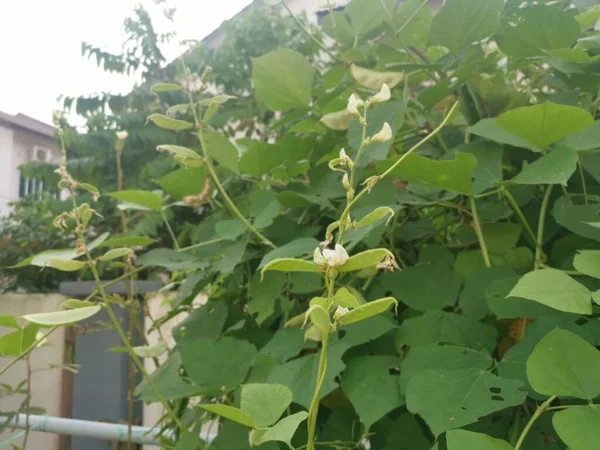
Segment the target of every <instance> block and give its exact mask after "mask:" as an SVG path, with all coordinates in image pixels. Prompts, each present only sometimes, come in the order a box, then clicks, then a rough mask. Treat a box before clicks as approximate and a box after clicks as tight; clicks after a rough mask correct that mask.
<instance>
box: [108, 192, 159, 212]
mask: <svg viewBox="0 0 600 450" xmlns="http://www.w3.org/2000/svg"><path fill="white" fill-rule="evenodd" d="M106 195H108V196H109V197H112V198H116V199H117V200H119V201H121V202H127V203H133V204H134V205H139V206H142V207H144V208H148V209H151V210H152V211H157V212H160V211H161V209H162V198H161V196H160V195H158V194H155V193H154V192H150V191H120V192H110V193H108V194H106Z"/></svg>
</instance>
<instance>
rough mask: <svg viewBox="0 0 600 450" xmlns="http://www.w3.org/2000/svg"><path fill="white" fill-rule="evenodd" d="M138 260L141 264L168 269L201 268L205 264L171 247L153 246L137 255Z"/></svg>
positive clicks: (189, 254) (187, 253)
mask: <svg viewBox="0 0 600 450" xmlns="http://www.w3.org/2000/svg"><path fill="white" fill-rule="evenodd" d="M138 262H139V263H140V264H141V265H143V266H158V267H164V268H165V269H169V270H188V269H202V268H204V267H206V266H207V263H206V262H205V261H201V260H199V259H198V258H197V257H195V256H194V255H193V254H191V253H189V252H186V253H184V252H178V251H177V250H173V249H171V248H155V249H153V250H150V251H149V252H148V253H144V254H143V255H141V256H140V257H139V260H138Z"/></svg>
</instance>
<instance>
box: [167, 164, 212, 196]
mask: <svg viewBox="0 0 600 450" xmlns="http://www.w3.org/2000/svg"><path fill="white" fill-rule="evenodd" d="M205 177H206V169H205V168H204V167H184V168H181V169H178V170H175V171H173V172H170V173H168V174H167V175H165V176H164V177H162V178H161V179H160V180H158V185H159V186H160V187H161V188H163V190H164V191H165V192H166V193H167V194H169V195H170V196H171V197H173V198H174V199H175V200H177V201H181V200H182V199H183V197H185V196H186V195H198V194H199V193H200V192H202V191H203V189H204V181H205Z"/></svg>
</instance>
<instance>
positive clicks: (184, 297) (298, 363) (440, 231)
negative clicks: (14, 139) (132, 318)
mask: <svg viewBox="0 0 600 450" xmlns="http://www.w3.org/2000/svg"><path fill="white" fill-rule="evenodd" d="M397 3H398V2H396V1H395V0H381V1H372V0H352V1H351V2H350V3H349V4H348V5H347V6H346V7H345V8H344V9H343V10H337V9H336V10H331V11H330V12H329V14H327V15H326V16H325V18H324V20H323V23H322V29H321V30H320V31H315V30H313V29H309V28H307V27H306V25H305V24H304V23H303V22H302V20H300V19H299V20H298V21H297V25H298V26H299V29H300V30H301V31H302V32H303V33H305V34H306V35H307V37H308V38H309V39H310V42H311V44H312V45H314V46H315V47H316V48H318V49H319V50H318V52H315V50H314V48H313V49H311V50H310V51H309V52H308V53H307V54H309V55H310V56H309V57H306V56H303V54H302V53H300V52H298V51H296V50H291V49H286V48H281V49H277V50H275V51H272V52H270V53H267V54H265V55H263V56H260V57H258V58H255V59H254V60H253V61H252V89H253V91H252V93H253V95H254V100H255V101H256V105H257V106H258V110H260V111H262V112H259V113H256V112H253V113H252V114H253V115H252V116H251V117H248V120H256V121H258V122H260V124H261V125H260V127H258V128H260V133H259V135H260V139H258V138H252V137H247V136H233V137H231V136H229V137H225V136H224V135H223V134H220V133H218V132H217V131H216V130H217V129H221V128H222V127H223V124H221V123H219V124H218V125H217V124H215V123H213V120H214V119H215V117H217V116H216V113H217V112H218V111H219V110H221V109H222V108H225V106H224V105H231V104H236V102H238V101H239V99H238V98H236V97H233V96H231V95H229V94H230V93H227V92H221V93H218V94H217V95H214V94H213V93H212V92H214V90H211V89H208V86H209V85H210V82H211V76H212V75H211V70H210V68H206V69H205V70H204V71H203V72H202V73H194V72H192V71H191V70H190V69H188V67H186V61H185V58H183V59H182V62H183V64H182V68H181V70H180V76H179V77H178V78H177V80H176V81H175V80H174V81H173V82H168V83H160V84H157V85H155V86H154V87H153V92H154V93H155V94H156V96H157V98H158V100H159V101H160V102H161V103H162V105H163V106H164V111H163V112H161V113H155V114H152V115H150V116H149V117H148V125H147V126H149V127H159V128H162V129H164V130H167V131H169V132H171V133H172V136H173V139H172V141H170V142H164V144H162V145H159V146H158V149H157V150H159V151H161V152H163V153H166V154H168V155H170V156H172V157H173V159H174V160H175V161H177V162H178V163H179V164H180V165H181V168H178V169H177V170H176V171H174V172H172V173H171V174H169V175H168V176H167V177H164V178H162V179H161V180H160V183H159V188H160V189H159V188H158V187H157V189H156V190H153V191H150V190H147V191H141V190H127V189H123V190H120V191H118V192H113V193H104V192H98V190H97V189H96V188H94V187H93V186H91V185H88V184H85V183H84V182H83V181H79V180H75V179H73V178H72V176H71V175H70V174H69V171H68V160H67V158H66V156H67V154H68V152H66V151H65V160H64V161H63V164H61V167H60V169H59V175H60V177H61V181H60V183H61V187H63V188H66V189H69V190H70V191H71V194H72V198H73V210H72V211H71V212H68V213H64V214H63V215H61V216H59V217H58V218H57V219H56V225H57V226H59V227H61V228H63V229H66V230H69V231H71V232H73V231H74V232H75V234H76V235H77V236H78V241H77V246H76V248H75V249H72V250H69V251H62V252H59V253H56V252H45V253H42V254H38V255H36V256H34V257H32V258H30V259H29V260H26V261H25V262H23V263H22V264H23V265H25V264H32V265H34V266H40V267H46V269H45V270H52V269H57V270H63V271H86V270H88V271H91V273H92V274H93V275H94V278H95V279H96V281H97V290H96V292H95V293H94V294H92V296H90V298H89V299H87V300H86V301H84V302H81V301H73V300H69V301H67V302H66V304H65V310H63V311H59V312H56V313H52V314H49V315H48V314H45V315H32V316H27V317H25V318H24V320H26V321H27V324H26V325H23V324H24V323H25V322H18V321H17V320H16V319H15V320H14V321H10V320H9V319H6V320H4V321H3V322H2V324H3V326H12V327H14V328H15V331H14V333H17V334H19V333H20V336H22V339H20V340H19V345H20V350H17V351H13V353H12V354H17V355H18V354H21V355H24V354H28V353H29V352H30V351H31V350H32V349H33V348H34V347H35V346H36V345H38V344H39V343H40V339H42V338H44V337H45V336H46V335H47V334H49V333H51V332H52V330H54V329H55V328H56V327H57V326H62V325H67V324H71V323H74V322H76V321H78V320H83V319H89V317H91V316H93V314H94V313H96V312H97V311H98V310H100V309H105V310H107V311H108V312H109V317H111V319H112V323H113V326H114V328H115V329H116V330H117V331H118V332H119V334H120V335H121V337H122V338H123V340H124V345H125V347H126V348H127V350H128V351H129V354H130V356H131V358H132V360H133V361H134V363H135V365H136V367H137V368H138V370H139V371H140V372H141V374H142V375H143V382H142V383H141V384H140V385H139V386H138V387H137V389H136V395H137V398H138V399H139V400H141V401H145V402H160V403H162V404H163V406H164V410H165V412H166V413H165V416H164V417H163V419H162V420H161V423H160V424H158V425H159V426H160V430H161V431H162V432H163V434H164V435H163V438H162V439H163V444H164V447H165V448H176V449H178V450H184V449H185V450H187V449H195V448H213V449H216V450H221V449H222V450H225V449H244V448H250V447H253V448H254V447H258V448H261V449H267V450H268V449H279V448H294V449H305V448H306V449H308V450H314V449H315V448H325V449H326V448H329V449H366V448H371V449H387V450H394V449H398V450H404V449H406V450H408V449H410V450H430V449H438V450H440V449H448V450H510V449H512V450H537V449H564V450H566V449H571V450H592V449H594V448H596V447H597V442H598V438H599V436H598V429H599V427H598V424H599V423H600V406H597V403H598V396H599V395H600V381H599V380H600V352H599V351H598V349H597V348H596V347H597V346H598V345H600V323H599V321H598V317H599V312H600V309H599V306H598V305H600V294H599V292H600V170H599V168H600V159H599V155H600V153H598V149H600V126H599V125H598V124H599V123H600V122H599V121H597V120H596V119H597V115H598V104H599V99H600V96H599V93H600V90H599V86H600V78H599V77H598V74H597V67H598V63H599V55H600V33H599V31H598V30H599V29H600V21H599V20H600V6H598V5H597V4H596V3H597V2H596V1H593V0H573V1H572V2H571V1H568V0H567V1H544V2H530V1H521V0H517V1H515V0H508V1H506V2H505V1H504V0H446V2H445V3H444V5H443V6H442V7H441V9H439V11H435V12H434V11H433V10H432V9H430V6H429V2H427V1H422V0H406V1H404V2H400V3H399V4H397ZM284 6H286V5H285V4H284ZM209 92H211V93H209ZM175 100H176V101H175ZM252 111H256V110H255V109H252ZM274 113H276V114H274ZM267 117H268V120H263V119H265V118H267ZM228 129H229V130H230V131H231V129H233V128H232V127H229V128H228ZM228 134H231V133H228ZM126 139H127V135H126V134H123V133H121V134H119V136H118V138H117V146H119V145H121V149H122V148H123V147H122V145H123V142H125V141H126ZM183 142H185V145H181V144H182V143H183ZM175 143H177V145H175ZM125 185H126V181H125ZM81 191H87V192H88V194H90V195H91V196H92V197H94V198H96V197H98V196H108V197H112V198H113V199H114V200H115V201H116V202H118V204H119V206H120V208H121V210H122V211H124V214H136V215H137V214H142V215H143V214H146V213H147V214H158V215H160V216H161V217H162V219H163V220H164V222H165V224H166V226H167V227H168V229H169V230H170V237H171V239H172V242H164V239H163V240H161V241H160V242H157V243H151V242H148V240H144V239H140V237H138V236H135V235H134V234H131V233H129V234H125V235H121V236H119V237H109V236H108V235H106V234H105V235H103V236H100V237H98V238H96V240H94V241H93V242H88V239H87V237H86V236H87V230H88V227H89V226H90V224H93V223H94V222H95V221H99V220H102V219H101V218H99V217H96V215H95V214H94V209H93V204H88V203H83V204H79V203H78V201H77V199H78V196H77V194H78V192H81ZM172 208H184V209H188V210H190V211H193V212H195V213H196V214H197V215H198V214H199V215H200V217H201V220H200V223H199V224H188V226H183V225H182V224H177V225H178V226H177V228H175V229H176V230H180V231H179V232H177V233H176V232H175V231H174V230H173V227H172V224H170V223H169V215H168V214H167V212H169V210H170V209H172ZM178 217H179V216H178ZM107 248H109V250H106V249H107ZM107 265H108V267H109V268H110V267H112V268H114V269H115V270H119V271H120V272H121V273H123V275H120V277H119V279H123V278H125V279H129V280H130V281H135V278H136V277H137V276H139V274H140V273H141V274H146V273H152V272H153V271H157V270H160V271H163V272H167V273H169V274H170V281H171V285H170V286H171V287H172V288H173V291H174V292H173V294H174V295H173V296H172V298H171V300H170V306H171V310H170V312H169V313H168V314H167V315H166V316H165V317H163V318H158V319H157V322H156V326H159V325H160V324H161V323H162V322H164V321H166V320H168V319H170V318H172V317H174V316H179V315H183V316H184V317H185V319H184V320H183V321H182V322H181V324H180V325H178V326H177V327H176V328H175V330H174V332H173V337H174V338H175V341H176V344H175V345H174V346H173V347H172V348H169V346H167V345H166V343H164V342H161V343H160V344H159V345H158V346H154V347H148V346H145V347H135V348H134V347H132V345H131V343H130V342H129V340H128V338H127V335H126V334H125V333H124V331H123V330H122V329H121V328H120V324H119V322H118V320H116V318H115V316H114V314H113V313H112V309H113V308H119V307H125V308H128V307H131V305H132V302H133V299H132V298H131V296H128V298H120V297H118V296H114V295H108V294H107V293H106V291H105V290H104V288H103V285H102V281H101V280H100V278H99V276H98V267H99V266H102V267H106V266H107ZM123 271H124V272H123ZM104 273H107V272H106V271H105V272H104ZM198 294H203V295H205V296H206V297H207V299H208V300H207V302H206V304H205V305H203V306H200V307H198V306H196V304H195V303H194V299H195V298H196V297H197V296H198ZM13 319H14V318H13ZM38 328H39V329H42V330H44V331H43V335H42V336H38V337H37V339H36V332H37V330H38ZM161 355H166V356H167V358H166V362H164V363H163V364H162V365H160V366H159V367H158V368H157V369H156V370H154V371H153V372H151V373H148V372H147V371H146V369H145V368H144V365H143V363H142V361H141V360H142V358H145V357H155V358H156V357H158V356H161ZM19 357H21V356H18V357H17V358H19ZM0 373H1V372H0ZM215 420H216V421H217V424H216V425H215V426H214V427H208V430H209V431H208V432H205V431H206V428H207V427H204V425H206V424H208V423H209V422H214V421H215ZM203 427H204V428H203ZM217 427H218V434H217V435H216V438H214V439H213V438H212V436H213V435H214V432H215V431H216V430H217Z"/></svg>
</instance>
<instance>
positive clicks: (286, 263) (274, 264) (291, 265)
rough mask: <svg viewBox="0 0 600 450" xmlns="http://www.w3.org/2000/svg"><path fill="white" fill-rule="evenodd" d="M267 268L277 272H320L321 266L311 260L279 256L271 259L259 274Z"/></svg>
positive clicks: (266, 270) (262, 274) (262, 273)
mask: <svg viewBox="0 0 600 450" xmlns="http://www.w3.org/2000/svg"><path fill="white" fill-rule="evenodd" d="M269 270H276V271H278V272H313V273H321V268H320V267H319V266H317V265H316V264H315V263H314V262H312V261H305V260H303V259H294V258H279V259H275V260H273V261H271V262H270V263H268V264H267V265H266V266H265V267H263V269H262V271H261V276H264V273H265V272H268V271H269Z"/></svg>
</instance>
